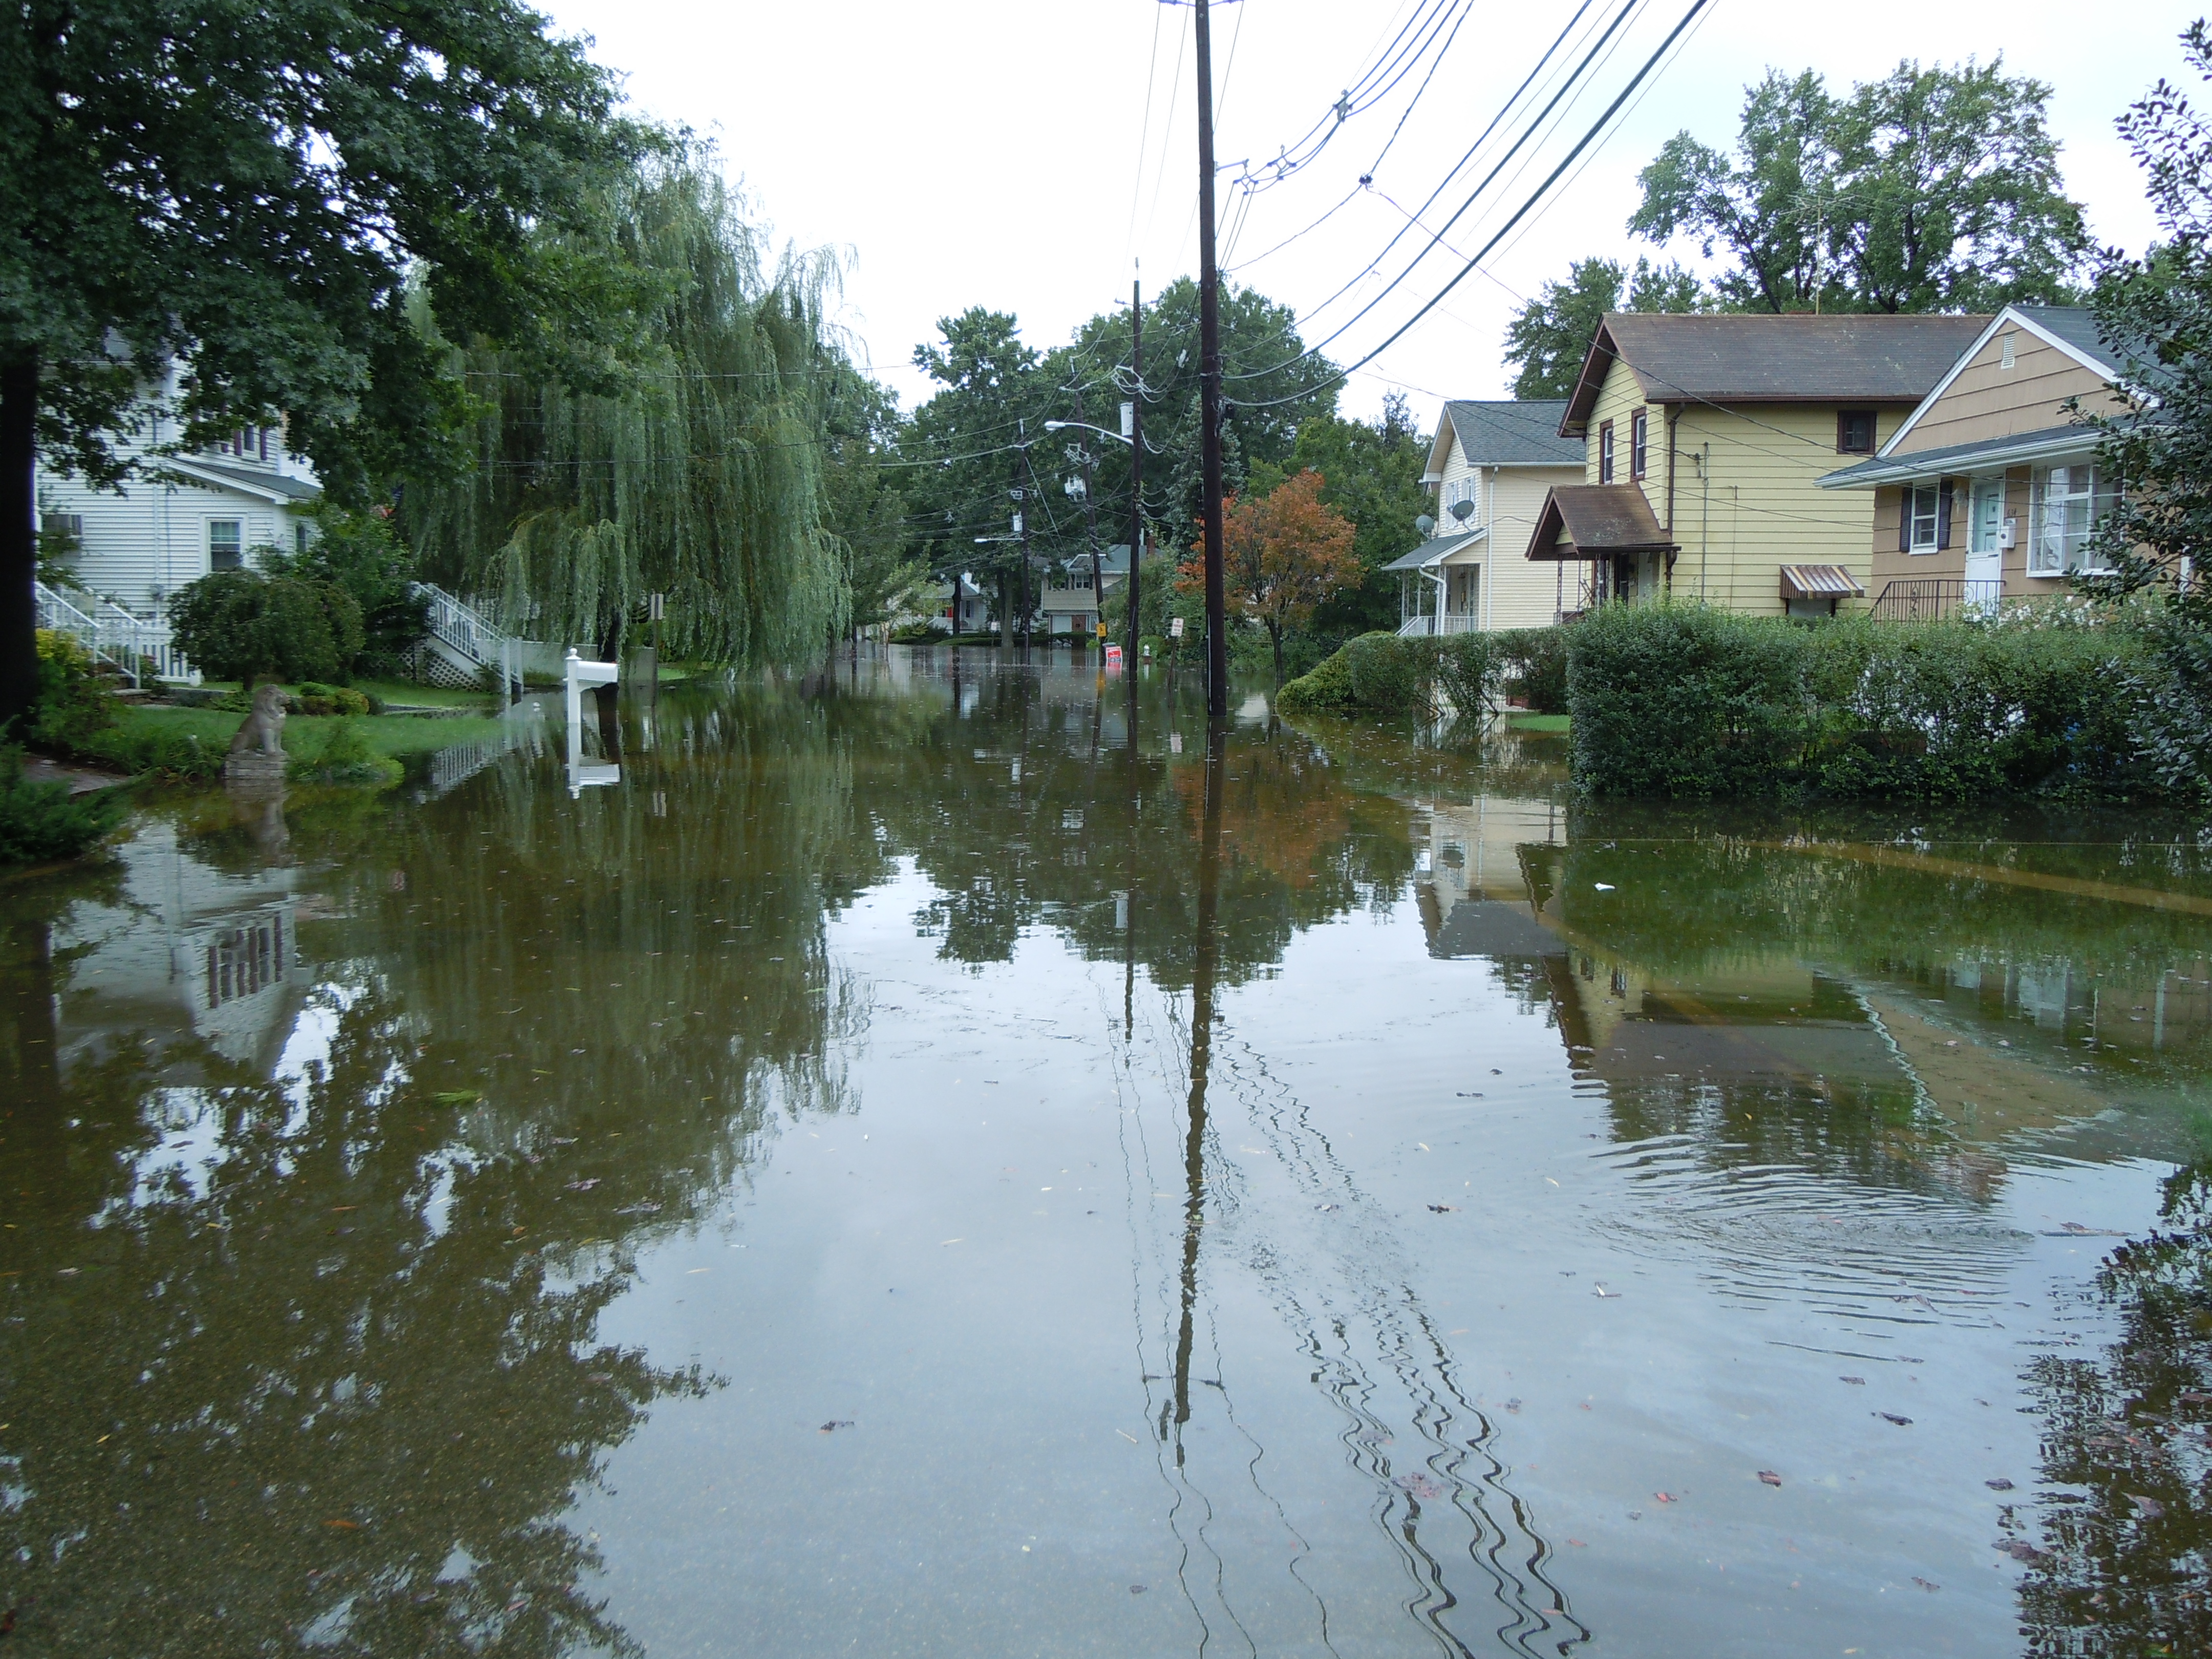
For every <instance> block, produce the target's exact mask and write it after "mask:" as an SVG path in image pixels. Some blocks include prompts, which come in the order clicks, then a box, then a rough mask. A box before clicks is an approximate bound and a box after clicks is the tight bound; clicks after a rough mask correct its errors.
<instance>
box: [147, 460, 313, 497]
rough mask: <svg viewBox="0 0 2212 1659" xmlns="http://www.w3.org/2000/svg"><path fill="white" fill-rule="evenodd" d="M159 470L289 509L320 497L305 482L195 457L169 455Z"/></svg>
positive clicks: (310, 485) (279, 474) (247, 467)
mask: <svg viewBox="0 0 2212 1659" xmlns="http://www.w3.org/2000/svg"><path fill="white" fill-rule="evenodd" d="M161 466H162V467H163V468H165V469H166V470H167V471H171V472H174V473H175V474H177V475H178V476H179V477H183V478H188V479H190V480H191V482H192V483H199V484H213V485H215V486H216V488H217V489H235V490H237V491H238V492H240V494H241V495H255V496H258V497H259V498H260V499H261V500H263V501H273V502H275V503H276V504H277V505H278V506H280V507H282V506H289V504H291V503H292V502H294V501H313V499H314V498H315V497H316V496H318V495H321V494H322V493H323V492H322V489H321V488H320V486H319V485H316V484H312V483H308V482H307V480H306V479H305V478H288V477H285V476H284V475H283V473H281V472H264V471H258V469H256V468H253V467H250V466H229V465H225V464H224V463H222V462H221V461H209V460H203V459H201V458H200V457H198V456H197V455H172V456H168V457H166V458H164V459H163V460H162V461H161Z"/></svg>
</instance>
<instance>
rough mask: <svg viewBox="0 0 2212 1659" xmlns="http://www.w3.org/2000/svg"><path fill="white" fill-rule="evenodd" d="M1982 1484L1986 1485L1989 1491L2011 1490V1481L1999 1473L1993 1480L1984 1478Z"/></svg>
mask: <svg viewBox="0 0 2212 1659" xmlns="http://www.w3.org/2000/svg"><path fill="white" fill-rule="evenodd" d="M1982 1484H1983V1485H1984V1486H1987V1487H1988V1488H1989V1489H1990V1491H1991V1492H2010V1491H2011V1490H2012V1482H2011V1481H2009V1480H2006V1479H2005V1478H2004V1477H2003V1476H2002V1475H1999V1476H1998V1477H1997V1478H1996V1480H1984V1481H1983V1482H1982Z"/></svg>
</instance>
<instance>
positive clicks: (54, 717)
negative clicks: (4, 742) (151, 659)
mask: <svg viewBox="0 0 2212 1659" xmlns="http://www.w3.org/2000/svg"><path fill="white" fill-rule="evenodd" d="M38 643H39V701H38V703H37V706H36V707H35V708H33V711H32V714H31V726H30V730H29V732H27V736H28V737H29V738H30V739H31V741H32V742H33V744H37V745H38V746H39V747H40V748H41V749H52V750H56V751H58V752H59V753H62V754H65V755H66V754H74V753H75V752H76V750H78V749H80V748H81V747H82V746H83V745H84V744H87V743H88V742H90V741H91V740H92V739H93V738H95V737H97V736H98V735H99V734H100V732H105V731H106V730H107V728H108V727H109V726H112V725H114V724H115V699H114V698H113V697H112V696H109V695H108V691H107V688H106V686H105V685H103V684H100V676H99V675H98V674H97V673H95V672H94V670H93V659H92V657H91V654H90V653H88V652H87V651H86V650H85V649H84V647H82V646H81V645H79V644H78V643H77V642H76V641H75V640H74V639H72V638H70V636H69V635H67V634H62V633H58V632H55V631H54V630H52V629H45V628H42V629H40V630H39V638H38Z"/></svg>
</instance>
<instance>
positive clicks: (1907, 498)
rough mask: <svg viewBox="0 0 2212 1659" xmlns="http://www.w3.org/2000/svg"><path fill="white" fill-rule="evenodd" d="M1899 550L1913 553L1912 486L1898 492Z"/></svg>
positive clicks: (1909, 485)
mask: <svg viewBox="0 0 2212 1659" xmlns="http://www.w3.org/2000/svg"><path fill="white" fill-rule="evenodd" d="M1897 550H1898V551H1899V552H1900V553H1910V552H1911V551H1912V486H1911V484H1907V485H1905V488H1904V489H1900V490H1899V491H1898V492H1897Z"/></svg>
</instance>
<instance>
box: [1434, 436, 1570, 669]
mask: <svg viewBox="0 0 2212 1659" xmlns="http://www.w3.org/2000/svg"><path fill="white" fill-rule="evenodd" d="M1470 479H1472V480H1474V483H1475V484H1476V486H1477V489H1476V493H1475V496H1474V513H1472V514H1470V515H1469V517H1468V520H1467V527H1468V528H1469V529H1480V528H1482V527H1483V526H1489V529H1490V535H1489V538H1487V540H1486V541H1485V542H1479V543H1477V544H1476V546H1477V548H1478V549H1480V551H1479V552H1478V553H1477V554H1476V555H1475V556H1474V559H1473V560H1472V561H1462V562H1461V564H1460V567H1459V568H1462V570H1463V569H1464V568H1465V567H1466V565H1467V564H1468V563H1469V562H1472V563H1473V564H1474V566H1475V567H1476V568H1478V569H1479V570H1480V578H1479V580H1480V584H1481V585H1482V586H1484V587H1486V589H1487V592H1483V593H1482V594H1481V597H1480V599H1479V601H1478V604H1479V605H1480V615H1481V616H1482V617H1483V619H1484V623H1485V625H1486V626H1487V627H1490V628H1493V629H1505V628H1537V627H1542V626H1544V625H1546V624H1547V623H1551V622H1552V621H1553V620H1554V618H1555V617H1556V614H1557V611H1558V608H1559V592H1560V590H1561V586H1562V584H1561V581H1560V575H1559V568H1558V566H1557V565H1556V564H1553V563H1544V562H1537V561H1534V560H1532V559H1530V558H1529V557H1528V538H1530V537H1531V536H1533V535H1534V534H1535V531H1536V515H1537V513H1539V512H1541V510H1542V508H1543V505H1544V497H1545V496H1546V495H1548V494H1550V492H1551V488H1552V486H1553V484H1555V483H1558V484H1571V483H1580V482H1581V481H1582V477H1581V474H1580V473H1578V472H1577V471H1576V470H1575V469H1574V468H1572V467H1571V466H1503V467H1480V468H1479V467H1474V466H1471V465H1468V459H1467V455H1466V453H1465V452H1464V451H1462V449H1461V447H1460V443H1459V435H1458V433H1457V432H1453V433H1451V434H1450V435H1449V438H1448V439H1447V448H1446V453H1445V457H1444V464H1443V477H1441V478H1440V479H1439V480H1438V481H1437V495H1436V499H1437V506H1436V520H1437V533H1438V534H1440V535H1443V534H1449V532H1452V531H1454V530H1455V529H1457V528H1458V527H1459V525H1458V521H1457V520H1455V519H1453V517H1452V516H1451V514H1450V513H1449V512H1448V511H1447V510H1446V509H1445V505H1444V504H1445V503H1446V502H1447V501H1450V500H1451V498H1452V495H1453V491H1454V488H1455V486H1456V485H1459V484H1462V483H1466V482H1468V481H1469V480H1470ZM1572 574H1573V573H1572V572H1571V571H1570V572H1569V573H1568V575H1569V577H1570V578H1571V576H1572ZM1456 592H1457V590H1456V589H1455V597H1456ZM1566 593H1567V599H1568V601H1569V603H1570V604H1571V603H1572V601H1573V598H1574V590H1573V586H1572V582H1571V580H1570V581H1569V582H1568V583H1567V584H1566Z"/></svg>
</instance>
